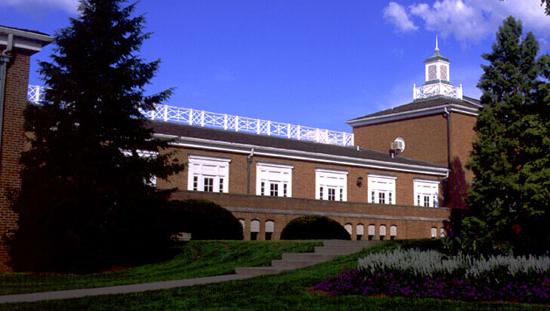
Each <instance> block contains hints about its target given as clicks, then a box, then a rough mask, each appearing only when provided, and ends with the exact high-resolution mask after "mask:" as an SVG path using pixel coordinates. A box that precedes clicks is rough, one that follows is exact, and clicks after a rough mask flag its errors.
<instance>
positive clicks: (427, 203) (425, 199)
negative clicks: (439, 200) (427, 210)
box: [424, 195, 430, 207]
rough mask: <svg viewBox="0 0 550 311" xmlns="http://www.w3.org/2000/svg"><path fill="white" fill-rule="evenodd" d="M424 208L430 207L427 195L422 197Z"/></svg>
mask: <svg viewBox="0 0 550 311" xmlns="http://www.w3.org/2000/svg"><path fill="white" fill-rule="evenodd" d="M424 207H430V196H429V195H425V196H424Z"/></svg>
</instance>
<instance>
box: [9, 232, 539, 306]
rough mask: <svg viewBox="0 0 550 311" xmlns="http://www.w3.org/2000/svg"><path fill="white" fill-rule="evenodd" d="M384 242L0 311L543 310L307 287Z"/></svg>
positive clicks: (349, 265)
mask: <svg viewBox="0 0 550 311" xmlns="http://www.w3.org/2000/svg"><path fill="white" fill-rule="evenodd" d="M396 245H398V244H397V243H394V242H388V243H384V244H380V245H377V246H373V247H371V248H370V249H367V250H365V251H363V252H361V253H358V254H355V255H351V256H345V257H339V258H337V259H335V260H333V261H330V262H327V263H323V264H319V265H316V266H313V267H309V268H306V269H300V270H295V271H292V272H287V273H284V274H280V275H275V276H265V277H258V278H254V279H250V280H242V281H234V282H227V283H219V284H212V285H203V286H194V287H187V288H178V289H171V290H162V291H154V292H145V293H136V294H128V295H115V296H100V297H89V298H82V299H74V300H64V301H46V302H38V303H30V304H12V305H0V310H13V311H18V310H308V311H309V310H388V309H389V310H395V309H399V310H421V311H427V310H546V309H547V308H548V306H542V305H525V304H502V303H477V302H463V301H453V300H436V299H410V298H400V297H363V296H339V297H332V296H327V295H324V294H323V293H318V292H314V291H312V290H311V287H312V286H313V285H314V284H315V283H317V282H319V281H321V280H323V279H325V278H327V277H330V276H334V275H336V274H337V273H339V272H340V271H342V269H346V268H353V267H356V265H357V259H358V258H359V257H362V256H365V255H366V254H367V253H370V252H375V251H382V250H384V249H391V248H393V247H395V246H396Z"/></svg>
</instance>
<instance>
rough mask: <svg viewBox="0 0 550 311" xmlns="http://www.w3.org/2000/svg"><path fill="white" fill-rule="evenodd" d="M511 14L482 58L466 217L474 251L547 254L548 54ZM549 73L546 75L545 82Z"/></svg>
mask: <svg viewBox="0 0 550 311" xmlns="http://www.w3.org/2000/svg"><path fill="white" fill-rule="evenodd" d="M538 50H539V46H538V43H537V41H536V39H535V37H534V36H533V34H532V33H528V34H527V35H526V36H525V38H523V39H522V25H521V22H520V21H517V20H515V19H514V18H512V17H509V18H508V19H506V20H505V21H504V23H503V25H502V26H501V27H500V29H499V31H498V33H497V36H496V42H495V43H494V44H493V50H492V52H491V53H488V54H484V55H483V58H484V59H486V60H487V61H488V62H489V64H488V65H484V66H482V68H483V71H484V74H483V75H482V77H481V80H480V82H479V84H478V87H479V88H480V89H481V90H482V91H483V95H482V96H481V104H482V106H483V107H482V109H481V111H480V114H479V116H478V120H477V124H476V126H475V130H476V132H477V140H476V141H475V143H474V148H473V152H472V158H471V162H470V168H471V169H472V171H473V172H474V174H475V179H474V182H473V185H472V189H471V191H470V193H469V197H468V205H469V206H470V208H471V213H472V214H471V216H470V217H467V218H466V219H465V220H464V244H463V246H464V247H465V248H466V250H467V251H474V252H481V253H491V252H507V251H511V250H514V251H516V252H529V251H542V252H544V250H545V249H547V248H548V246H549V244H548V241H550V239H549V238H550V230H549V229H548V227H547V226H548V224H549V223H550V218H549V215H550V155H549V154H548V151H549V150H550V123H549V116H550V106H549V105H548V73H547V72H548V62H547V59H548V58H547V56H543V57H540V58H537V54H538ZM544 74H546V78H545V77H544Z"/></svg>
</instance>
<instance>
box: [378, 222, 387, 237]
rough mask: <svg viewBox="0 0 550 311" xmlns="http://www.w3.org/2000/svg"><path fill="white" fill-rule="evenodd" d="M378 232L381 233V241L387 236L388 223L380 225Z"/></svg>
mask: <svg viewBox="0 0 550 311" xmlns="http://www.w3.org/2000/svg"><path fill="white" fill-rule="evenodd" d="M378 234H379V235H380V241H383V240H384V239H385V238H386V225H380V229H379V232H378Z"/></svg>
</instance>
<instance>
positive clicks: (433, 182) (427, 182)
mask: <svg viewBox="0 0 550 311" xmlns="http://www.w3.org/2000/svg"><path fill="white" fill-rule="evenodd" d="M420 184H425V185H434V186H436V187H435V189H436V192H435V193H434V192H433V191H432V192H431V193H419V192H418V191H417V185H420ZM439 186H440V182H439V181H436V180H429V179H419V178H413V205H414V206H420V207H424V195H429V196H430V199H429V202H430V203H429V207H433V208H438V207H439ZM419 194H420V195H421V202H420V204H418V195H419ZM434 195H435V199H434Z"/></svg>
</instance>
